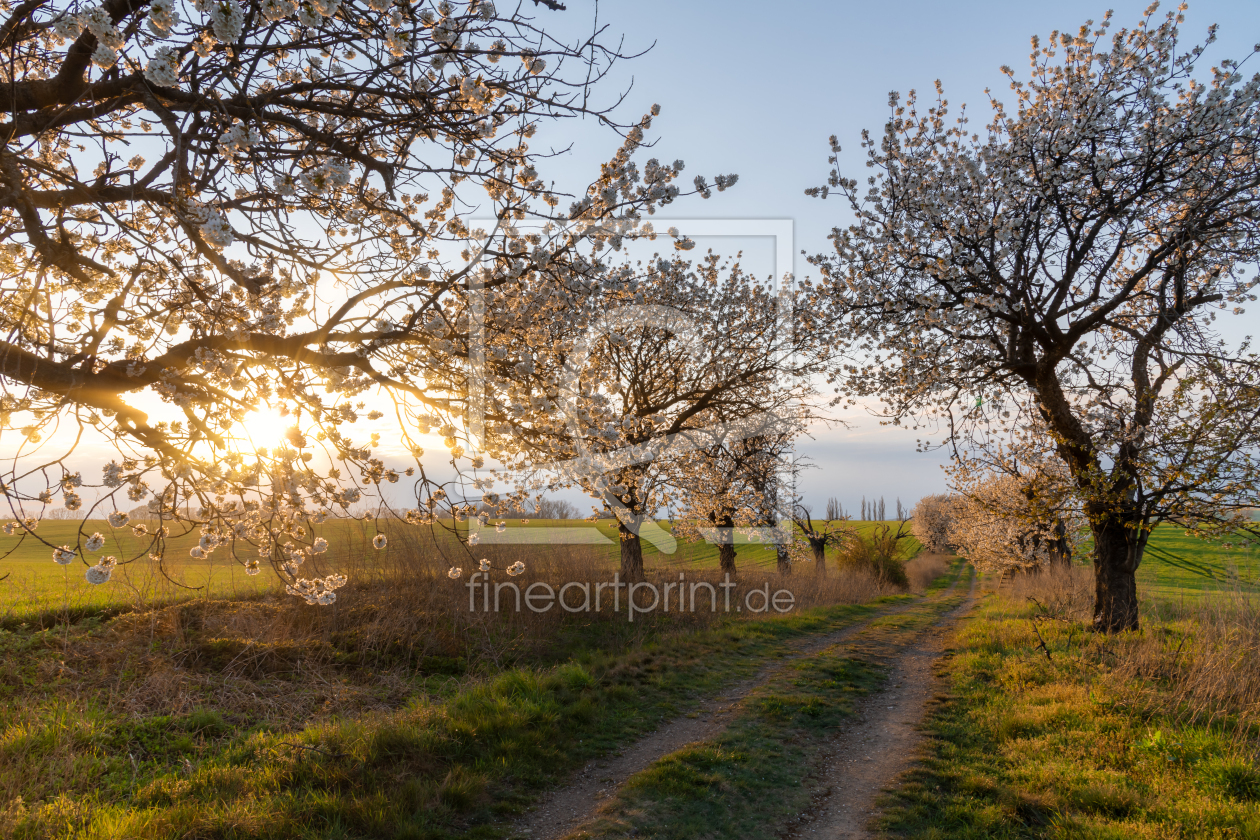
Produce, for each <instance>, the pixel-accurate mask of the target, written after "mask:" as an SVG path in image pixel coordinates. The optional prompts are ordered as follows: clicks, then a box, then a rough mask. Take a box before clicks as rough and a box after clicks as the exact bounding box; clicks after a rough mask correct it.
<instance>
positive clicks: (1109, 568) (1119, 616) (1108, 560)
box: [1092, 518, 1148, 633]
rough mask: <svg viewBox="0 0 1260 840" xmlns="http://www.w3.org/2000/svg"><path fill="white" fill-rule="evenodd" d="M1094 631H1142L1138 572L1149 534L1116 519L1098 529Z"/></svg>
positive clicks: (1095, 551)
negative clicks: (1139, 615)
mask: <svg viewBox="0 0 1260 840" xmlns="http://www.w3.org/2000/svg"><path fill="white" fill-rule="evenodd" d="M1092 530H1093V533H1094V629H1095V630H1098V631H1101V632H1103V633H1119V632H1122V631H1124V630H1136V629H1138V600H1137V568H1138V565H1139V564H1140V563H1141V562H1142V552H1143V551H1145V549H1146V540H1147V536H1148V533H1147V532H1146V531H1145V530H1143V529H1142V528H1141V527H1140V524H1139V523H1129V522H1124V521H1122V520H1119V519H1116V518H1113V519H1109V520H1104V521H1102V522H1099V523H1098V524H1096V525H1094V526H1093V528H1092Z"/></svg>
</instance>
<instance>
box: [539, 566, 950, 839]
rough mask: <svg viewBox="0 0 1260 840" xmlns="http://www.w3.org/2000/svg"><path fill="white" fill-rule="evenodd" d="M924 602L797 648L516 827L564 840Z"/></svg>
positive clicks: (593, 766) (586, 770)
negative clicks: (763, 699)
mask: <svg viewBox="0 0 1260 840" xmlns="http://www.w3.org/2000/svg"><path fill="white" fill-rule="evenodd" d="M961 579H962V573H961V572H960V573H959V574H957V575H955V577H954V580H953V581H952V582H951V583H950V585H949V587H948V588H947V589H945V590H944V592H942V593H941V594H940V595H939V596H936V597H948V595H949V594H950V593H952V592H953V590H954V589H955V587H957V586H958V582H959V581H960V580H961ZM921 603H922V601H921V600H914V601H910V602H909V603H906V604H901V605H898V606H896V607H891V608H889V609H885V610H879V611H878V612H875V613H872V614H871V615H869V616H867V617H866V618H865V619H863V620H861V621H858V622H855V623H854V624H851V625H849V626H847V627H844V628H842V629H840V630H836V631H834V632H831V633H827V634H826V635H822V636H817V637H814V638H809V639H807V640H805V641H804V642H802V643H798V644H796V645H794V646H793V647H792V649H791V652H790V653H789V654H788V655H787V656H785V657H784V658H783V659H780V660H777V661H775V662H774V663H772V664H769V665H767V666H765V667H763V668H762V669H761V670H760V671H759V672H758V673H757V674H756V675H754V676H752V677H750V678H748V679H746V680H742V681H740V682H738V683H735V684H734V685H731V686H729V687H728V688H727V689H726V690H724V691H722V692H720V693H719V694H718V695H717V696H714V697H710V698H706V699H705V700H703V701H702V702H701V703H700V706H699V708H697V709H695V710H694V711H692V712H690V713H689V714H687V715H685V716H683V717H679V718H675V719H673V720H671V721H669V722H667V723H665V724H663V725H662V726H661V727H660V728H659V729H657V730H656V731H655V732H652V733H651V734H649V735H647V736H645V737H644V738H641V739H640V740H638V741H636V742H635V743H634V744H631V745H630V746H628V747H626V748H625V749H624V750H623V751H622V752H620V753H618V754H617V755H614V756H609V757H606V758H603V759H598V760H596V761H592V762H590V763H588V764H587V765H586V766H585V767H583V768H582V769H581V770H579V771H578V773H577V775H576V776H575V777H574V778H573V779H572V780H571V781H570V782H569V783H568V784H567V785H565V786H564V787H562V788H560V789H558V790H556V791H555V792H553V793H552V794H550V795H548V796H547V797H546V798H544V799H543V801H542V802H541V803H539V805H538V806H537V807H536V808H534V809H533V810H532V811H530V812H529V813H528V814H526V815H525V817H523V818H522V819H521V820H520V821H519V822H518V823H517V824H516V826H515V831H516V834H517V835H519V836H523V837H529V838H531V840H558V838H561V837H564V836H566V835H567V834H569V833H570V832H572V831H573V830H574V829H576V828H578V827H579V826H581V825H583V824H584V823H586V822H587V821H588V820H590V819H591V818H592V817H593V816H594V815H595V813H596V811H598V810H599V808H600V806H601V805H602V804H603V802H604V801H605V800H606V799H607V798H608V797H609V796H611V795H613V794H614V793H616V791H617V789H618V788H619V787H620V786H621V785H622V783H624V782H625V781H626V780H627V779H628V778H630V777H631V776H633V775H634V774H635V773H638V772H640V771H641V770H645V769H647V768H648V767H649V766H651V765H652V764H653V763H654V762H656V761H658V760H660V759H661V758H663V757H665V756H667V755H669V754H670V753H672V752H676V751H677V750H680V749H682V748H683V747H685V746H686V745H688V744H691V743H695V742H697V741H705V740H708V739H710V738H713V737H715V736H716V735H718V734H719V733H721V732H722V731H723V730H724V729H725V728H726V727H727V725H728V724H729V723H730V721H731V720H732V719H733V718H734V717H735V715H736V714H737V713H738V711H739V707H740V703H741V701H743V700H744V698H746V697H747V696H748V695H749V694H751V693H752V692H753V691H754V690H755V689H756V688H757V687H758V686H761V685H763V684H765V683H767V682H768V681H770V680H771V679H773V678H774V676H775V675H776V674H778V673H779V672H780V671H782V669H783V668H784V667H786V666H787V665H788V664H789V663H791V662H793V661H795V660H797V659H800V658H802V657H806V656H810V655H813V654H816V653H818V652H819V651H822V650H825V649H826V648H828V647H831V646H833V645H836V644H839V643H841V642H844V641H845V640H847V639H849V638H850V637H852V636H855V635H857V634H858V633H860V632H861V631H862V630H865V629H866V628H867V627H869V626H870V625H871V623H872V622H874V621H877V620H879V619H882V618H887V617H889V616H895V615H897V614H899V613H902V612H905V611H907V610H909V609H912V608H913V607H915V606H918V605H919V604H921Z"/></svg>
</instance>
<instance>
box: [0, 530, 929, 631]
mask: <svg viewBox="0 0 1260 840" xmlns="http://www.w3.org/2000/svg"><path fill="white" fill-rule="evenodd" d="M504 521H506V522H507V523H508V525H507V529H506V531H505V532H504V533H502V534H499V533H497V532H496V531H495V529H494V528H493V527H491V528H487V529H483V531H482V532H481V533H482V545H483V546H495V547H496V548H500V549H508V550H515V549H517V547H519V550H520V551H521V553H522V555H523V557H524V558H525V559H528V557H529V556H530V554H531V553H536V552H539V551H542V550H544V549H545V548H546V547H547V546H550V545H568V546H574V545H576V546H584V548H582V549H581V550H583V551H589V552H591V553H592V554H593V555H594V556H596V557H601V558H603V559H604V560H606V561H607V562H608V564H609V567H610V568H612V567H613V566H615V564H616V563H617V560H618V557H619V554H618V552H619V546H618V542H617V526H616V523H615V522H614V521H612V520H607V519H605V520H600V521H598V522H587V521H585V520H581V519H577V520H572V519H570V520H560V519H551V520H539V519H530V520H528V521H525V520H522V519H519V518H514V519H507V520H504ZM661 524H662V527H663V528H664V529H665V530H667V531H669V530H672V526H671V525H670V524H669V523H668V522H663V523H661ZM817 524H818V525H821V523H817ZM879 524H880V523H876V522H857V523H853V526H854V528H855V529H856V530H857V531H858V532H859V533H861V534H869V533H871V532H872V531H873V530H874V529H875V528H876V527H877V526H878V525H879ZM893 524H894V525H895V523H893ZM383 527H384V530H385V532H386V533H387V534H389V536H390V543H389V546H388V547H387V548H386V549H385V550H383V551H380V552H378V551H375V550H373V549H372V548H371V547H370V545H369V541H370V540H371V537H372V535H373V534H374V533H376V526H375V525H374V524H373V523H365V522H360V521H357V520H333V521H330V522H327V523H325V524H324V525H321V526H319V527H318V528H317V533H318V534H319V535H321V536H324V537H325V538H327V539H328V542H329V551H328V553H327V555H325V556H324V557H321V558H320V560H321V564H320V569H319V570H318V572H317V573H320V574H322V573H326V572H328V571H349V570H352V569H355V568H361V567H362V564H363V562H365V561H366V562H368V563H378V562H382V563H388V562H389V561H391V560H397V559H399V558H400V556H403V555H406V554H407V553H423V554H425V555H426V556H427V555H430V554H431V555H433V556H434V557H435V558H441V557H449V558H452V562H453V563H456V564H458V563H461V562H464V561H462V560H460V559H459V558H461V557H463V558H468V557H469V554H468V552H467V550H466V549H465V548H464V547H463V546H461V545H460V544H459V542H458V541H457V540H456V538H455V537H454V535H453V534H452V533H451V532H450V530H449V523H448V526H447V527H446V528H439V527H435V528H428V527H420V526H408V525H403V524H401V523H397V522H391V523H386V524H385V525H384V526H383ZM458 527H459V533H460V534H461V536H466V535H467V532H468V525H467V523H461V524H459V526H458ZM80 530H81V531H82V534H83V537H84V538H86V537H88V536H91V534H92V533H94V532H100V533H101V534H102V535H103V536H104V537H105V538H106V543H105V546H104V548H103V549H102V550H101V551H100V552H99V554H100V555H114V556H116V557H118V559H119V561H120V563H122V565H120V566H119V567H118V568H117V569H116V570H115V572H114V574H113V576H112V577H111V579H110V581H109V582H108V583H106V584H102V585H100V586H93V585H92V584H89V583H88V582H87V581H86V580H85V579H84V576H83V573H84V570H85V568H86V566H87V565H88V564H85V563H82V562H80V561H76V562H75V563H72V564H70V565H69V566H59V565H57V564H56V563H54V562H53V561H52V551H51V549H50V548H48V546H47V545H45V544H44V543H42V542H40V541H38V540H36V539H34V538H32V537H31V536H30V535H27V536H25V538H20V537H17V536H12V537H6V536H0V577H3V576H4V575H8V577H7V578H6V579H4V580H2V581H0V618H4V617H10V618H12V617H16V616H21V615H25V614H29V613H35V612H43V611H48V610H58V609H67V608H68V609H70V610H81V609H99V608H105V607H127V606H139V605H142V604H152V603H160V602H166V601H173V600H180V599H186V598H193V597H205V596H209V597H218V598H241V597H251V596H254V595H257V594H259V593H263V592H267V591H271V590H273V589H275V588H277V587H278V585H279V580H278V578H277V577H276V575H275V574H274V573H273V572H271V570H270V569H268V568H267V567H265V566H264V568H263V570H262V573H261V574H258V575H256V576H250V575H246V574H245V571H244V569H243V567H242V565H241V563H240V562H237V561H236V560H234V559H233V558H232V556H231V555H230V553H229V552H228V551H227V550H226V549H225V548H220V549H219V550H218V551H216V552H215V553H214V554H213V555H212V556H211V558H210V559H208V560H195V559H193V558H192V557H190V556H189V554H188V552H189V549H191V548H192V547H193V546H194V545H196V544H197V536H196V533H195V532H193V533H189V534H184V535H182V536H177V537H172V538H170V539H169V540H168V542H167V545H166V550H165V555H164V560H163V563H162V567H161V568H159V567H158V565H157V564H156V563H154V562H153V561H152V560H150V559H149V558H148V554H149V549H150V539H151V538H149V537H136V536H134V535H133V534H132V532H131V527H130V526H125V527H122V528H111V527H110V526H109V523H107V522H105V521H104V520H93V521H89V522H86V523H80V522H74V521H48V522H44V523H42V524H41V525H40V526H39V529H38V531H37V533H38V534H39V536H40V537H42V538H43V539H45V540H47V541H48V542H50V543H52V544H54V545H74V544H75V543H76V542H77V541H78V539H79V538H78V534H79V532H80ZM736 545H737V555H736V562H737V564H738V565H739V567H740V568H743V569H750V570H762V571H769V570H772V569H773V568H774V567H775V562H776V561H775V553H774V551H772V550H771V547H770V546H767V545H764V544H762V543H749V542H747V540H745V539H744V538H743V537H737V538H736ZM907 546H908V554H910V555H913V554H914V553H916V552H917V551H918V550H919V548H920V546H919V543H918V541H917V540H915V539H914V538H913V537H910V538H909V539H908V543H907ZM472 551H473V552H474V553H476V551H477V549H475V548H474V549H472ZM833 553H834V552H833ZM252 556H254V555H253V549H252V548H248V547H246V549H245V550H244V551H242V552H241V558H242V560H243V559H246V558H249V557H252ZM95 557H96V555H93V558H95ZM137 557H138V559H134V560H132V558H137ZM128 560H131V561H132V562H125V561H128ZM643 560H644V565H645V567H646V568H647V570H648V571H649V572H660V571H664V570H667V569H711V568H717V566H718V556H717V548H716V547H715V546H714V545H712V544H710V543H707V542H702V541H701V542H679V543H678V544H677V545H676V550H675V551H674V552H673V553H672V554H665V553H662V552H661V551H659V550H658V549H657V548H656V547H655V546H653V545H652V544H650V543H649V542H647V541H644V543H643Z"/></svg>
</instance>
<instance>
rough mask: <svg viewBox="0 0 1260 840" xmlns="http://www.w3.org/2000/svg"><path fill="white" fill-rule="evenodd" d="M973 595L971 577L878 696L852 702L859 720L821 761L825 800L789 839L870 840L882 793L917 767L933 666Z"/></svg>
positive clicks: (933, 681) (933, 680)
mask: <svg viewBox="0 0 1260 840" xmlns="http://www.w3.org/2000/svg"><path fill="white" fill-rule="evenodd" d="M975 596H976V580H975V578H974V577H973V578H972V581H971V590H970V591H969V592H968V594H967V600H966V601H964V602H963V603H962V604H961V605H959V606H958V607H956V608H955V609H953V610H952V611H950V612H949V613H948V614H946V615H945V616H942V617H941V619H940V620H939V621H937V622H936V624H934V625H933V626H932V628H931V629H929V630H928V631H927V632H926V633H925V634H924V635H923V636H922V637H921V638H920V639H918V640H916V642H915V643H914V644H913V645H911V646H910V647H909V648H908V649H907V650H906V651H905V652H904V653H903V654H902V655H901V656H900V658H899V659H898V660H897V663H896V665H895V666H894V668H893V672H892V674H891V675H890V676H889V678H888V682H887V683H886V684H885V686H884V688H883V690H881V691H879V692H878V693H876V694H873V695H871V696H869V697H867V698H865V699H864V700H863V701H862V702H861V703H859V704H858V713H857V716H856V717H855V718H854V719H853V720H852V722H851V723H850V724H849V725H848V726H846V727H845V728H844V729H843V730H842V731H841V732H840V733H839V734H838V735H837V736H836V738H835V739H834V741H833V742H832V744H831V745H830V748H829V750H828V752H827V756H826V758H825V759H824V760H823V768H822V771H823V778H824V784H825V785H826V789H825V791H824V794H823V796H822V797H820V798H818V799H816V800H815V806H814V810H813V811H811V812H810V813H808V814H804V815H802V817H801V818H800V821H799V822H797V823H796V825H795V827H794V829H793V831H792V832H791V833H790V834H789V835H787V836H789V837H793V838H800V840H804V838H826V840H859V838H866V837H870V836H871V835H870V833H869V832H868V831H867V829H866V826H867V824H868V823H869V822H870V821H871V819H872V818H873V817H874V815H875V813H876V810H875V802H876V800H877V799H878V798H879V795H880V793H881V792H882V791H883V790H884V789H885V788H887V787H889V786H890V785H891V784H892V783H893V782H895V781H896V779H897V777H898V776H899V775H901V773H902V772H904V771H905V770H906V769H908V768H909V767H910V765H911V764H912V763H913V762H914V761H915V758H916V755H917V752H918V746H919V742H920V740H921V739H922V737H923V736H922V733H921V732H920V730H919V726H920V724H921V723H922V722H923V718H924V715H925V714H926V712H927V705H928V700H929V699H930V698H931V696H932V694H933V691H934V688H935V685H936V676H935V674H934V673H933V665H934V664H935V663H936V661H937V660H938V659H940V657H941V655H942V654H943V652H944V648H945V642H946V639H947V638H948V636H949V634H950V632H951V631H952V630H953V628H954V626H955V624H956V623H957V622H958V620H959V619H960V618H961V617H962V616H963V615H964V614H965V613H966V612H968V611H969V610H970V609H971V607H972V605H973V604H974V603H975Z"/></svg>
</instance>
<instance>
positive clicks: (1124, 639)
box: [881, 593, 1260, 840]
mask: <svg viewBox="0 0 1260 840" xmlns="http://www.w3.org/2000/svg"><path fill="white" fill-rule="evenodd" d="M1020 594H1021V595H1023V594H1026V593H1020ZM1040 600H1042V601H1043V603H1044V601H1045V598H1044V596H1043V597H1042V598H1041V599H1040ZM1085 600H1086V601H1087V600H1088V599H1087V598H1086V599H1085ZM1244 612H1245V611H1244ZM1039 614H1041V610H1039V609H1038V608H1037V607H1036V606H1034V605H1033V604H1032V603H1031V602H1029V601H1027V600H1025V599H1024V598H1022V597H1021V598H1011V597H1007V596H1004V595H998V594H990V595H988V596H987V597H986V601H985V603H984V604H983V605H982V607H981V609H980V610H979V612H978V615H977V617H976V619H975V620H974V621H972V622H969V623H968V625H967V626H966V627H965V628H963V629H961V630H960V632H959V634H958V637H957V640H956V645H955V650H954V653H953V655H952V656H951V657H950V658H949V659H948V660H947V663H946V665H945V676H946V678H947V681H948V686H949V696H948V699H946V700H945V701H944V702H943V703H941V704H940V705H938V706H937V707H936V708H935V710H934V711H933V713H932V714H931V715H930V717H929V720H928V731H929V733H930V738H929V739H928V742H927V747H926V751H927V755H926V758H925V760H924V762H923V763H922V764H921V765H920V766H919V767H918V768H916V769H915V770H914V771H912V772H911V773H910V774H909V775H908V776H907V778H906V779H905V781H904V784H903V785H902V786H901V787H900V789H899V790H898V791H897V792H896V793H895V794H894V795H892V796H891V797H890V799H889V800H888V802H887V803H886V806H887V807H886V810H885V814H884V816H883V818H882V822H881V828H882V829H883V830H884V831H886V832H888V833H889V834H891V835H893V836H900V837H915V838H924V840H946V838H948V839H949V840H962V839H963V838H976V839H977V840H979V838H986V840H987V838H1033V837H1036V838H1063V840H1067V838H1091V840H1094V839H1096V840H1111V839H1112V838H1114V840H1120V838H1126V840H1127V839H1128V838H1152V840H1154V838H1159V840H1168V839H1169V838H1254V837H1260V769H1257V767H1256V764H1255V757H1256V739H1257V736H1260V727H1258V726H1256V724H1255V702H1254V700H1255V698H1254V696H1253V695H1254V690H1252V689H1247V687H1246V686H1244V685H1242V683H1243V682H1252V681H1253V680H1254V677H1253V676H1252V674H1251V670H1250V667H1249V665H1248V664H1247V663H1248V662H1249V661H1250V660H1251V659H1254V650H1255V646H1256V639H1257V634H1256V633H1255V632H1254V629H1255V628H1254V622H1248V621H1246V620H1243V621H1240V620H1239V619H1240V616H1239V615H1232V616H1230V617H1228V619H1227V620H1220V621H1219V622H1218V624H1219V628H1220V630H1219V632H1218V631H1217V630H1216V629H1214V626H1215V625H1214V623H1213V621H1214V620H1209V619H1210V617H1209V616H1205V615H1204V616H1201V615H1196V614H1186V615H1181V616H1178V617H1176V618H1175V620H1167V621H1165V620H1158V619H1156V618H1155V617H1153V616H1151V615H1146V616H1144V618H1143V620H1144V625H1143V630H1141V631H1139V632H1138V633H1126V634H1120V635H1118V636H1114V637H1106V636H1101V635H1097V634H1093V633H1090V632H1088V631H1087V629H1086V627H1087V625H1086V623H1085V621H1083V620H1081V618H1082V617H1081V616H1076V617H1075V618H1073V617H1071V616H1067V617H1064V616H1061V617H1060V620H1047V619H1046V618H1045V617H1044V615H1041V617H1040V618H1039V619H1038V621H1037V622H1036V625H1034V623H1033V621H1032V619H1033V618H1038V616H1039ZM1253 617H1254V616H1253ZM1242 618H1243V619H1246V615H1243V616H1242ZM1038 634H1040V635H1038ZM1043 640H1044V648H1043V647H1042V646H1041V643H1042V641H1043ZM1231 682H1232V683H1233V685H1232V687H1231ZM1253 687H1254V686H1253ZM1240 692H1241V693H1240Z"/></svg>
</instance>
